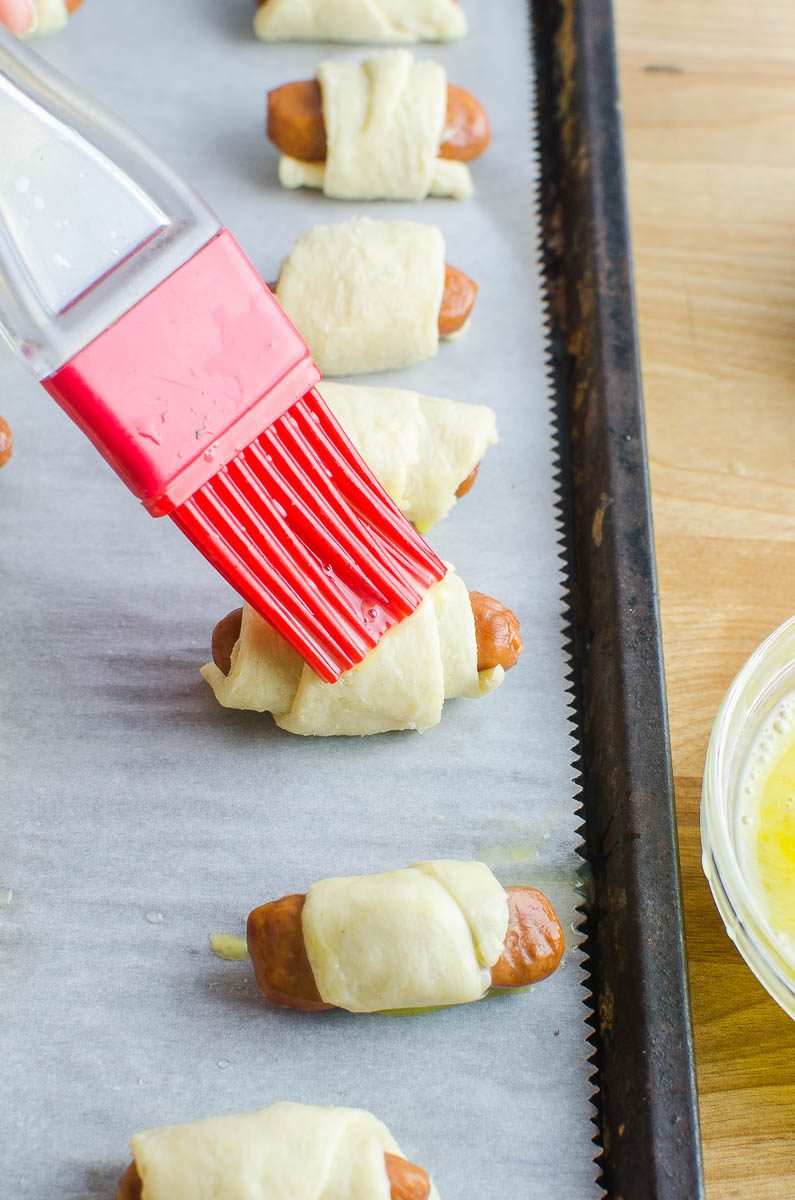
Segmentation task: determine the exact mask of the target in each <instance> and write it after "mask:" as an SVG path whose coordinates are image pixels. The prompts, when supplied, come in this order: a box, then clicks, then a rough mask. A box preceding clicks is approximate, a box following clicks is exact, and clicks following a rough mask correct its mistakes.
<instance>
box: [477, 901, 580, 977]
mask: <svg viewBox="0 0 795 1200" xmlns="http://www.w3.org/2000/svg"><path fill="white" fill-rule="evenodd" d="M505 891H506V893H507V896H508V932H507V934H506V935H505V945H504V947H503V952H502V956H501V958H500V959H498V961H497V962H496V963H495V964H494V966H493V967H492V969H491V986H492V987H495V988H514V987H527V985H528V984H531V983H540V981H541V980H542V979H546V978H547V977H548V976H549V975H551V974H552V973H553V971H555V970H557V967H558V964H559V963H560V960H561V958H562V957H563V951H564V950H565V948H566V939H565V937H564V936H563V927H562V926H561V923H560V921H559V920H558V918H557V916H556V914H555V910H554V909H553V907H552V905H551V904H550V903H549V901H548V900H547V898H546V896H545V895H544V894H543V892H539V891H538V890H537V889H536V888H532V887H508V888H506V889H505Z"/></svg>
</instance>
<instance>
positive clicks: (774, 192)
mask: <svg viewBox="0 0 795 1200" xmlns="http://www.w3.org/2000/svg"><path fill="white" fill-rule="evenodd" d="M615 5H616V20H617V32H618V45H619V59H620V66H621V80H622V88H623V111H624V123H625V138H626V149H627V163H628V177H629V200H630V210H631V216H632V231H633V242H634V254H635V272H636V283H637V295H638V306H639V318H640V340H641V354H642V363H643V378H644V390H645V397H646V419H647V425H648V435H649V451H650V464H651V480H652V490H653V506H654V520H655V533H656V543H657V562H658V568H659V575H660V590H661V605H662V623H663V638H664V643H665V661H666V670H667V679H668V698H669V708H670V720H671V734H672V739H673V758H674V772H675V777H676V795H677V807H678V813H679V836H680V848H681V856H682V870H683V881H684V899H685V921H686V931H687V944H688V951H689V957H690V986H691V994H692V1004H693V1018H694V1023H695V1042H696V1061H697V1069H698V1082H699V1088H700V1096H701V1122H702V1134H703V1140H704V1158H705V1170H706V1178H707V1196H708V1200H729V1198H730V1197H731V1198H732V1200H740V1198H742V1200H793V1198H795V1022H792V1021H790V1020H789V1018H788V1017H786V1016H785V1015H784V1013H783V1012H782V1011H781V1010H780V1009H779V1008H778V1007H777V1006H776V1005H775V1004H774V1003H773V1001H772V1000H771V999H770V998H769V997H768V995H767V993H766V992H765V991H764V990H763V989H762V987H761V985H760V984H759V983H757V981H756V979H755V978H754V976H753V975H752V974H751V972H750V971H749V970H748V969H747V968H746V966H745V964H744V963H743V961H742V959H741V958H740V956H739V954H738V953H737V951H736V950H735V948H734V946H733V945H732V943H731V942H730V941H729V939H728V938H727V936H726V934H725V932H724V930H723V926H722V925H721V922H720V919H719V917H718V913H717V911H716V909H715V907H714V905H713V903H712V899H711V896H710V893H709V890H708V888H707V884H706V882H705V880H704V877H703V875H702V873H701V866H700V844H699V826H698V813H699V799H700V788H701V772H702V766H703V762H704V753H705V748H706V744H707V739H708V737H709V731H710V727H711V723H712V720H713V718H714V715H715V712H716V710H717V708H718V705H719V703H720V700H721V697H722V695H723V693H724V691H725V690H726V688H727V686H728V684H729V683H730V681H731V679H732V677H733V675H734V674H735V672H736V671H737V670H738V668H739V667H740V666H741V665H742V663H743V662H744V660H745V659H746V657H747V656H748V655H749V653H750V652H751V651H752V650H753V648H754V647H755V646H756V645H757V643H758V642H760V641H761V640H762V639H763V638H764V637H765V636H766V635H767V634H768V633H770V632H771V631H772V630H773V629H774V628H775V627H776V626H777V625H779V624H780V623H781V622H782V621H783V620H784V619H785V618H786V617H788V616H790V615H791V614H792V613H793V612H795V3H793V0H755V2H754V3H752V4H749V3H748V0H615Z"/></svg>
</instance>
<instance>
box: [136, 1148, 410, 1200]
mask: <svg viewBox="0 0 795 1200" xmlns="http://www.w3.org/2000/svg"><path fill="white" fill-rule="evenodd" d="M384 1166H385V1167H386V1173H387V1176H388V1177H389V1185H390V1194H391V1200H428V1196H429V1195H430V1191H431V1181H430V1179H429V1178H428V1172H427V1171H425V1170H423V1168H422V1167H418V1166H417V1164H416V1163H412V1162H408V1161H407V1159H405V1158H400V1156H399V1155H397V1154H387V1153H384ZM142 1196H143V1184H142V1182H141V1177H140V1175H139V1174H138V1168H137V1167H136V1165H135V1163H134V1162H131V1163H130V1165H129V1167H128V1168H127V1170H126V1171H125V1172H124V1174H123V1175H122V1177H121V1179H120V1180H119V1187H118V1189H117V1191H116V1200H141V1197H142Z"/></svg>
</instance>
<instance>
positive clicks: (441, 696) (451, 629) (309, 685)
mask: <svg viewBox="0 0 795 1200" xmlns="http://www.w3.org/2000/svg"><path fill="white" fill-rule="evenodd" d="M202 674H203V675H204V678H205V679H206V680H207V682H208V683H209V685H210V687H211V688H212V689H213V691H214V693H215V698H216V699H217V700H218V702H219V704H222V705H223V706H224V707H225V708H241V709H250V710H253V711H254V712H270V713H272V714H273V718H274V720H275V722H276V724H277V725H279V726H280V727H281V728H282V729H286V730H287V731H288V732H289V733H299V734H305V735H310V734H315V735H320V736H324V737H327V736H331V735H334V734H345V735H348V736H358V735H362V734H369V733H384V732H386V731H387V730H390V729H418V730H420V731H422V730H425V729H429V728H430V727H431V726H432V725H436V724H438V722H439V720H440V719H441V715H442V706H443V704H444V701H445V700H446V699H452V698H453V697H456V696H468V697H475V696H481V695H484V694H486V693H487V692H491V691H494V689H495V688H497V687H499V686H500V684H501V683H502V681H503V679H504V677H505V672H504V671H503V669H502V667H494V668H492V669H491V670H489V671H481V672H478V668H477V643H476V640H475V620H474V617H473V616H472V608H471V605H470V602H469V592H468V591H467V589H466V587H465V585H464V583H463V581H462V580H461V579H460V578H459V577H458V575H456V574H455V571H454V570H453V569H452V568H449V569H448V572H447V574H446V575H445V577H444V579H442V580H440V582H439V583H436V584H434V586H433V587H432V588H431V589H430V590H429V591H428V594H427V595H426V596H425V599H424V600H423V601H422V603H421V604H420V606H419V608H418V609H417V610H416V612H414V613H412V614H411V616H409V617H406V618H405V620H403V621H401V622H400V623H399V624H398V625H395V626H394V627H393V628H392V629H390V630H389V631H388V632H387V633H385V634H384V636H383V637H382V639H381V641H380V642H379V643H378V645H377V646H376V647H375V649H374V650H372V651H371V652H370V653H369V654H368V655H367V658H366V659H365V660H364V661H363V662H361V663H359V664H358V666H356V667H353V668H352V669H351V670H350V671H346V672H345V674H344V675H342V676H341V678H340V679H338V680H337V682H336V683H324V682H323V680H322V679H320V677H319V676H318V675H316V674H315V673H314V671H312V670H311V668H310V667H308V666H306V665H305V664H304V663H303V662H302V661H301V659H300V658H299V657H298V655H297V654H296V652H295V651H294V650H293V649H292V648H291V647H290V646H288V644H287V643H286V642H285V641H284V640H283V639H282V638H281V637H280V636H279V634H278V633H276V631H275V630H274V629H273V628H272V627H271V626H270V625H268V623H267V622H266V621H263V619H262V617H260V616H258V615H257V613H256V612H254V610H253V609H252V608H250V607H249V606H248V605H246V606H245V607H244V609H243V624H242V627H241V630H240V637H239V639H238V641H237V643H236V644H235V648H234V650H233V651H232V666H231V669H230V671H229V675H228V676H227V675H224V674H223V672H222V671H220V670H219V669H218V667H217V666H216V665H215V663H213V662H210V663H207V665H206V666H205V667H203V668H202Z"/></svg>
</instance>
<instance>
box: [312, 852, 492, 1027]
mask: <svg viewBox="0 0 795 1200" xmlns="http://www.w3.org/2000/svg"><path fill="white" fill-rule="evenodd" d="M301 919H302V927H303V934H304V943H305V945H306V951H307V955H308V958H309V963H310V966H311V967H312V974H313V975H314V977H315V982H316V984H317V988H318V991H319V992H320V995H321V998H322V999H323V1000H324V1001H325V1003H326V1004H333V1005H336V1006H337V1007H338V1008H346V1009H348V1011H349V1012H359V1013H364V1012H379V1011H383V1010H385V1009H395V1008H428V1007H431V1006H435V1005H447V1004H466V1003H468V1002H469V1001H472V1000H479V999H480V998H481V997H482V996H483V995H485V993H486V991H487V990H488V987H489V985H490V983H491V968H492V967H493V966H494V964H495V962H496V961H497V959H498V958H499V957H500V955H501V954H502V950H503V945H504V942H505V935H506V933H507V931H508V898H507V896H506V894H505V891H504V889H503V888H502V886H501V885H500V883H499V882H498V881H497V880H496V879H495V877H494V875H493V874H492V873H491V871H490V870H489V868H488V867H487V866H486V865H485V863H480V862H459V861H456V860H453V859H442V860H439V861H436V862H419V863H415V864H414V866H413V867H406V868H404V869H403V870H401V871H387V872H385V873H384V874H382V875H357V876H350V877H348V878H341V879H324V880H321V881H320V882H319V883H315V884H313V885H312V887H311V888H310V889H309V892H308V893H307V899H306V903H305V905H304V908H303V912H302V917H301Z"/></svg>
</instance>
